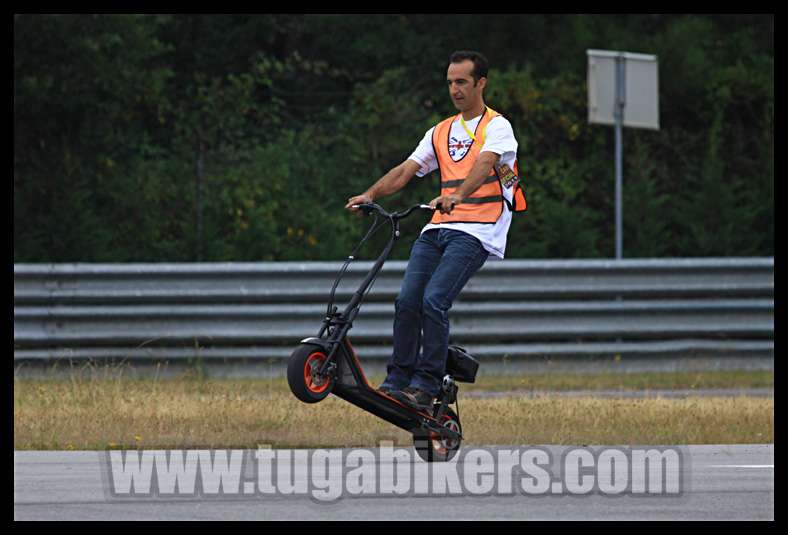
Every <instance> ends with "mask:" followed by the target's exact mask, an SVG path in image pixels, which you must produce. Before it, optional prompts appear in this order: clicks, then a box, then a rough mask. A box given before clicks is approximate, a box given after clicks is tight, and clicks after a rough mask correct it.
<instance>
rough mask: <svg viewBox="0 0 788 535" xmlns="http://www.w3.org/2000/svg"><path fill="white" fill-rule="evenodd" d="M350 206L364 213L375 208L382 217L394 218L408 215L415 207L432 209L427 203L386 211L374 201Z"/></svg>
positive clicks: (367, 213) (370, 211)
mask: <svg viewBox="0 0 788 535" xmlns="http://www.w3.org/2000/svg"><path fill="white" fill-rule="evenodd" d="M438 206H440V205H438ZM351 208H358V209H360V210H361V211H362V212H364V213H365V214H366V215H369V214H371V213H372V211H373V210H375V211H377V212H380V214H381V215H382V216H384V217H389V218H395V219H403V218H405V217H408V216H409V215H410V214H411V213H412V212H413V211H414V210H416V209H421V210H433V208H432V207H431V206H430V205H429V204H417V205H414V206H411V207H410V208H408V209H407V210H403V211H401V212H394V213H388V212H387V211H386V210H384V209H383V207H382V206H380V205H379V204H377V203H374V202H366V203H361V204H353V205H351Z"/></svg>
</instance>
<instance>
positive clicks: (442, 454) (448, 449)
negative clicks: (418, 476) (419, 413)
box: [413, 409, 462, 463]
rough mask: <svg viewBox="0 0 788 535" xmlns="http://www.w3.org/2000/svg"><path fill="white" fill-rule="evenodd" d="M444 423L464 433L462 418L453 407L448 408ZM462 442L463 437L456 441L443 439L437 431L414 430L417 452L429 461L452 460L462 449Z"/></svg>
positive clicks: (414, 443) (414, 442)
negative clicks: (437, 434)
mask: <svg viewBox="0 0 788 535" xmlns="http://www.w3.org/2000/svg"><path fill="white" fill-rule="evenodd" d="M443 425H444V426H447V427H451V428H452V429H454V430H455V431H457V432H458V433H460V434H462V425H461V424H460V418H459V417H458V416H457V413H455V412H454V411H453V410H451V409H448V410H447V411H446V414H444V416H443ZM461 442H462V440H461V439H458V440H456V441H453V440H448V439H441V438H439V437H437V436H436V434H435V433H433V432H431V431H426V430H424V429H418V430H416V431H414V432H413V446H414V447H415V448H416V453H418V454H419V457H421V458H422V459H423V460H425V461H427V462H428V463H434V462H441V463H443V462H448V461H451V460H452V459H453V458H454V456H455V455H457V452H458V451H460V445H461Z"/></svg>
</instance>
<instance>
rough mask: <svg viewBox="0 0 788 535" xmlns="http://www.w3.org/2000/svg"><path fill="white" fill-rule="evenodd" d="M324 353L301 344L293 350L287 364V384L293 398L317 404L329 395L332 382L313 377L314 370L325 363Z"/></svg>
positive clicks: (313, 347) (316, 348)
mask: <svg viewBox="0 0 788 535" xmlns="http://www.w3.org/2000/svg"><path fill="white" fill-rule="evenodd" d="M325 359H326V353H325V351H323V350H322V349H321V348H319V347H317V346H313V345H307V344H303V345H300V346H298V347H297V348H295V349H294V350H293V353H292V354H291V355H290V359H289V360H288V362H287V384H288V385H290V391H291V392H292V393H293V395H294V396H295V397H297V398H298V399H300V400H301V401H303V402H304V403H317V402H318V401H322V400H324V399H325V398H326V396H328V394H330V393H331V390H332V388H333V387H334V382H333V381H332V380H331V378H320V377H316V376H315V373H314V372H315V370H316V369H317V368H319V367H320V365H321V364H322V363H323V362H324V361H325Z"/></svg>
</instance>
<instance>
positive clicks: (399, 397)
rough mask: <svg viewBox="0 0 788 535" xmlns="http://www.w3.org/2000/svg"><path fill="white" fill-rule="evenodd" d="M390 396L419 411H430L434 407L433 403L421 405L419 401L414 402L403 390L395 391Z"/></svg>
mask: <svg viewBox="0 0 788 535" xmlns="http://www.w3.org/2000/svg"><path fill="white" fill-rule="evenodd" d="M390 396H391V397H392V398H394V399H396V400H397V401H399V402H400V403H402V404H403V405H405V406H407V407H410V408H411V409H416V410H417V411H424V412H429V410H430V409H431V408H432V405H419V404H418V403H415V402H413V401H412V400H411V399H410V398H408V397H407V396H406V395H405V394H404V393H403V392H401V391H400V392H393V393H392V394H390Z"/></svg>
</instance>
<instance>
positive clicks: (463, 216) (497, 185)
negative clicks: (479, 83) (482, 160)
mask: <svg viewBox="0 0 788 535" xmlns="http://www.w3.org/2000/svg"><path fill="white" fill-rule="evenodd" d="M499 115H500V113H498V112H497V111H495V110H493V109H491V108H487V109H486V110H485V112H484V116H482V119H481V120H480V121H479V124H477V125H476V131H475V132H474V136H475V137H476V139H477V140H478V141H479V142H478V143H477V142H476V140H474V141H472V142H471V146H470V148H469V149H468V152H467V153H466V154H465V156H463V157H462V158H461V159H460V160H459V161H457V162H455V161H454V160H453V159H452V157H451V155H450V154H449V136H450V133H451V125H452V123H453V122H454V120H455V119H456V118H457V117H458V116H456V115H455V116H452V117H449V118H448V119H445V120H443V121H441V122H440V123H438V124H437V125H436V126H435V130H433V132H432V149H433V151H435V155H436V156H437V159H438V169H439V170H440V175H441V195H448V194H450V193H453V192H454V191H455V190H456V189H457V188H458V187H459V186H460V184H462V182H463V181H464V180H465V178H466V177H467V176H468V174H469V173H470V172H471V169H472V168H473V164H475V163H476V158H478V157H479V153H480V152H481V149H482V147H483V146H484V133H485V132H486V129H487V125H488V124H490V121H491V120H492V119H493V118H495V117H498V116H499ZM477 132H482V136H481V137H479V136H478V135H477ZM514 173H515V175H516V182H515V184H514V188H515V189H514V206H512V205H511V204H510V203H509V201H508V199H506V197H504V196H503V185H502V184H501V181H502V180H501V177H500V176H499V174H498V170H497V169H496V168H495V166H493V168H492V169H491V170H490V174H489V176H488V177H487V179H486V180H485V181H484V182H483V183H482V185H481V186H479V187H478V188H477V189H476V191H474V192H473V193H471V195H470V197H466V198H465V199H463V201H462V203H461V204H457V205H455V206H454V209H453V210H452V211H451V213H450V214H442V213H441V212H440V210H435V212H434V213H433V216H432V219H431V220H430V223H435V224H439V223H495V222H496V221H498V218H499V217H501V214H502V213H503V205H504V203H506V205H507V206H508V207H509V209H510V210H512V211H513V212H522V211H524V210H525V209H526V202H525V195H524V193H523V190H522V187H521V184H520V180H519V176H520V172H519V170H518V168H517V160H515V162H514ZM510 187H511V185H510Z"/></svg>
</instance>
